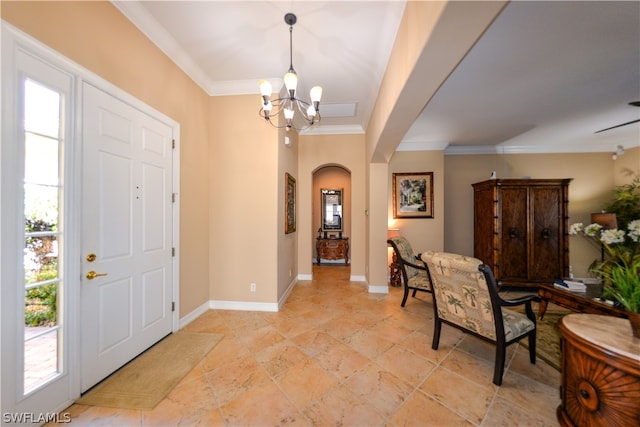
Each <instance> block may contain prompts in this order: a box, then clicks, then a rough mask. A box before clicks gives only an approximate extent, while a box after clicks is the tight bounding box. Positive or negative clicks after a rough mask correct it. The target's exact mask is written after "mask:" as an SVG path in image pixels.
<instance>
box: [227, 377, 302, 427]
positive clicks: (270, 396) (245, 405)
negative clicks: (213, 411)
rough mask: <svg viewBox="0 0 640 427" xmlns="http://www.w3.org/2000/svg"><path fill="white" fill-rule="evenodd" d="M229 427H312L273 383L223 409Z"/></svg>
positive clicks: (250, 392) (260, 386) (243, 396)
mask: <svg viewBox="0 0 640 427" xmlns="http://www.w3.org/2000/svg"><path fill="white" fill-rule="evenodd" d="M220 411H221V412H222V416H223V418H224V420H225V424H226V425H229V426H266V425H278V426H306V425H309V424H308V423H307V422H306V421H305V419H304V417H303V416H302V414H301V413H300V411H298V410H297V409H296V408H295V407H294V406H293V405H292V404H291V402H289V400H288V399H287V398H286V396H285V395H284V394H283V393H282V391H280V390H279V389H278V387H277V386H276V385H275V384H273V383H272V382H268V383H263V384H261V385H259V386H258V387H254V388H252V389H251V390H248V391H246V392H245V393H242V394H241V395H239V396H238V397H237V398H236V399H234V400H232V401H231V402H228V403H226V404H224V405H222V406H221V407H220Z"/></svg>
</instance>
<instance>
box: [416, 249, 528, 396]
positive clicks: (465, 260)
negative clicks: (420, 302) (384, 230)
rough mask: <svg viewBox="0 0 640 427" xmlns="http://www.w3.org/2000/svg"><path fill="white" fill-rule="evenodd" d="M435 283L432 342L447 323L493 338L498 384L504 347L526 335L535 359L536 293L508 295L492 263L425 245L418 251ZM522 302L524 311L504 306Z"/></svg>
mask: <svg viewBox="0 0 640 427" xmlns="http://www.w3.org/2000/svg"><path fill="white" fill-rule="evenodd" d="M421 258H422V260H423V261H424V263H425V264H426V265H427V270H428V274H429V277H430V279H431V286H432V287H433V309H434V314H435V324H434V329H433V343H432V345H431V347H432V348H433V349H434V350H437V349H438V344H439V341H440V330H441V328H442V324H443V323H446V324H448V325H451V326H453V327H455V328H458V329H461V330H463V331H465V332H468V333H470V334H472V335H475V336H476V337H479V338H481V339H483V340H485V341H488V342H490V343H493V344H495V346H496V354H495V367H494V372H493V383H494V384H495V385H501V384H502V375H503V372H504V364H505V357H506V347H507V346H508V345H510V344H513V343H515V342H518V341H520V340H521V339H523V338H525V337H527V338H528V339H529V360H530V361H531V363H536V317H535V315H534V314H533V309H532V308H531V301H539V300H540V298H538V296H535V295H529V296H526V297H522V298H517V299H512V300H506V299H502V298H501V297H500V295H499V294H498V286H497V284H496V280H495V277H494V276H493V273H492V271H491V268H490V267H489V266H488V265H486V264H483V263H482V261H480V260H479V259H476V258H472V257H467V256H463V255H456V254H451V253H446V252H432V251H428V252H425V253H423V254H422V255H421ZM523 304H524V306H525V312H526V315H525V314H522V313H519V312H516V311H514V310H509V309H508V308H507V307H513V306H517V305H523Z"/></svg>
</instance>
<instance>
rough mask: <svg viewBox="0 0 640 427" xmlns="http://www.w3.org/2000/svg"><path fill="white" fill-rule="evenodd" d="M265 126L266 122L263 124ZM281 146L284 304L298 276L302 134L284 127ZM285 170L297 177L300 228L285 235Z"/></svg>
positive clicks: (280, 243) (281, 282)
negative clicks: (287, 292)
mask: <svg viewBox="0 0 640 427" xmlns="http://www.w3.org/2000/svg"><path fill="white" fill-rule="evenodd" d="M251 99H252V101H253V106H254V107H253V108H255V102H256V97H255V96H252V97H251ZM262 125H263V126H264V125H265V123H262ZM285 135H286V136H287V137H288V138H289V141H290V142H291V145H290V146H285V143H284V142H285V141H284V139H285ZM274 143H275V144H277V147H278V175H279V178H278V180H279V184H278V189H277V191H278V204H277V206H276V208H277V209H276V210H277V212H278V218H277V222H278V226H277V233H278V234H277V240H278V250H277V261H278V273H277V274H278V275H277V282H278V301H279V302H281V303H282V301H283V297H285V293H286V291H287V289H289V288H290V286H291V285H292V284H293V283H294V282H295V280H296V278H297V277H298V241H299V238H298V236H299V233H300V231H298V230H299V229H298V216H299V209H298V206H299V201H298V200H299V194H300V190H299V189H298V155H299V154H298V147H299V143H298V134H297V133H295V132H292V131H291V132H288V133H287V132H286V131H284V130H280V131H279V132H278V139H277V140H276V141H275V142H274ZM285 172H286V173H288V174H290V175H291V176H293V178H294V179H295V180H296V231H295V232H294V233H289V234H285V232H284V230H285V219H286V216H285V207H286V203H285V201H286V200H285V197H286V193H287V192H286V188H287V187H286V181H285Z"/></svg>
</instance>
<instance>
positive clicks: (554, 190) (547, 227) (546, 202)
mask: <svg viewBox="0 0 640 427" xmlns="http://www.w3.org/2000/svg"><path fill="white" fill-rule="evenodd" d="M561 190H562V188H561V187H531V188H530V194H529V198H530V203H531V227H532V230H531V235H530V240H531V241H530V247H531V256H530V257H529V277H528V278H529V279H530V280H532V281H544V280H545V279H549V278H550V277H553V278H558V279H559V278H561V277H562V271H561V269H560V266H561V265H562V263H561V256H562V253H561V245H560V238H561V236H560V228H561V227H560V224H561V222H562V210H561V208H562V206H561V203H560V202H561V200H562V197H561V196H562V194H561V193H560V192H561Z"/></svg>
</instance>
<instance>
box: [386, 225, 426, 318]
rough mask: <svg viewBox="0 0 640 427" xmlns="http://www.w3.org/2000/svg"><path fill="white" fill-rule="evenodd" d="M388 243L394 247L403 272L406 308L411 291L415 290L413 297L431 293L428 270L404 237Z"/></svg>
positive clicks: (393, 239) (403, 302)
mask: <svg viewBox="0 0 640 427" xmlns="http://www.w3.org/2000/svg"><path fill="white" fill-rule="evenodd" d="M387 243H389V244H390V245H391V247H393V250H394V252H395V254H396V258H397V260H398V265H399V268H400V271H401V272H402V283H403V284H404V297H403V298H402V304H400V306H401V307H404V305H405V303H406V302H407V297H408V296H409V289H411V290H413V294H412V295H411V296H412V297H414V298H415V296H416V292H418V291H422V292H431V282H430V281H429V276H428V275H427V268H426V266H425V265H424V263H423V262H422V260H421V259H420V258H419V257H418V256H417V255H416V254H415V253H414V252H413V249H412V248H411V244H410V243H409V241H408V240H407V239H406V238H404V237H402V236H396V237H391V238H390V239H389V240H387Z"/></svg>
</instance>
